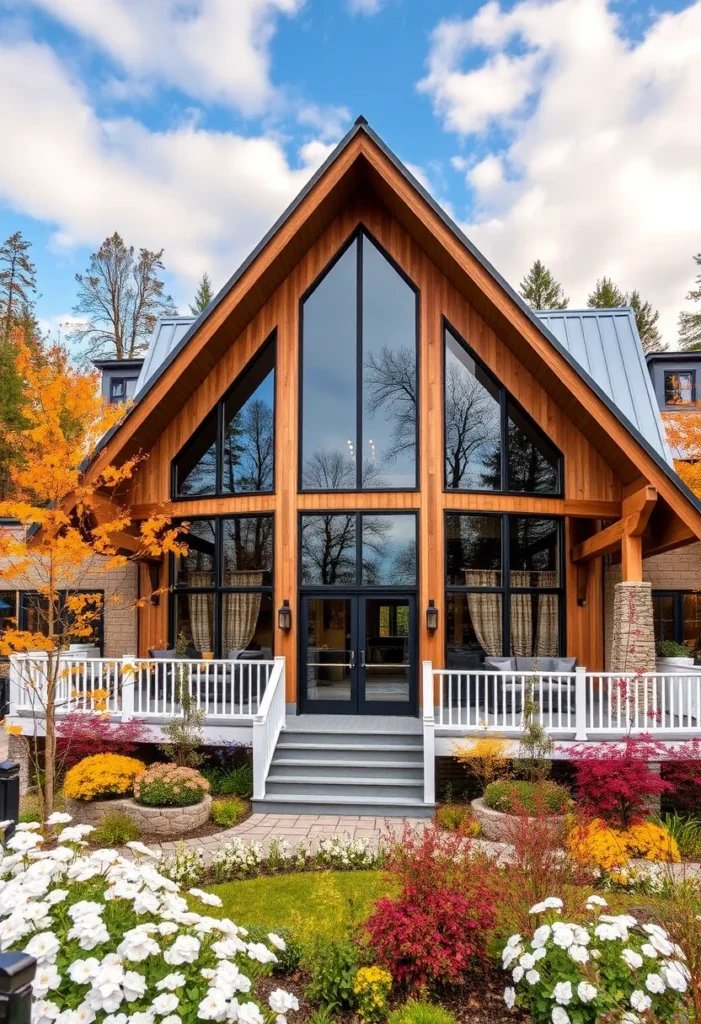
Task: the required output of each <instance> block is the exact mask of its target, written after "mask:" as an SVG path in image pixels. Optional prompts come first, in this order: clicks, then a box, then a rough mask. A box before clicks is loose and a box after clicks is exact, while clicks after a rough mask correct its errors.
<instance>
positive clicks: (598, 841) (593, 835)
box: [567, 818, 681, 873]
mask: <svg viewBox="0 0 701 1024" xmlns="http://www.w3.org/2000/svg"><path fill="white" fill-rule="evenodd" d="M567 846H568V849H569V851H570V852H571V854H572V856H573V857H574V858H575V859H576V860H577V861H578V862H579V863H580V864H589V865H592V866H595V867H597V868H600V869H601V870H603V871H608V872H613V873H616V872H619V871H620V870H622V869H623V868H625V867H626V866H627V864H628V861H629V860H630V858H631V857H641V858H643V859H644V860H649V861H663V862H672V863H679V861H680V860H681V857H680V855H679V847H678V846H677V843H676V841H675V839H674V837H673V836H671V835H670V834H669V832H668V831H667V830H666V829H665V828H664V827H663V826H661V825H659V824H657V823H655V822H653V821H643V822H637V823H636V824H634V825H631V827H630V828H628V829H616V828H612V827H611V826H610V825H608V824H607V823H606V822H605V821H602V820H601V819H600V818H594V819H592V820H591V821H587V822H584V823H583V824H580V825H575V827H574V828H573V829H572V831H571V832H570V834H569V837H568V840H567Z"/></svg>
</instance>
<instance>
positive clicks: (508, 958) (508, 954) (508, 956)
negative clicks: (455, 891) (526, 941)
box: [212, 946, 523, 970]
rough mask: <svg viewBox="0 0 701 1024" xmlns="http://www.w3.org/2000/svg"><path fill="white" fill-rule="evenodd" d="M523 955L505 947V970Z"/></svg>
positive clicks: (503, 951) (516, 950) (514, 947)
mask: <svg viewBox="0 0 701 1024" xmlns="http://www.w3.org/2000/svg"><path fill="white" fill-rule="evenodd" d="M212 949H214V946H212ZM522 953H523V950H522V949H521V947H520V946H505V947H504V949H503V950H502V954H501V962H502V964H503V967H504V970H506V969H507V968H508V967H510V966H511V964H512V963H513V962H514V960H518V958H519V957H520V956H521V954H522Z"/></svg>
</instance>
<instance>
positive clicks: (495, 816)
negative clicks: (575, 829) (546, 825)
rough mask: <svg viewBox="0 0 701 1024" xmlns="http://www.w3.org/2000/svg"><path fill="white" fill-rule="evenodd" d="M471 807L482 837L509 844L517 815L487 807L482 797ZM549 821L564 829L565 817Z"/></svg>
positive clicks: (560, 816) (549, 819)
mask: <svg viewBox="0 0 701 1024" xmlns="http://www.w3.org/2000/svg"><path fill="white" fill-rule="evenodd" d="M471 806H472V810H473V811H474V814H475V818H476V819H477V821H478V822H479V825H480V835H481V836H483V837H484V838H485V839H491V840H492V842H495V843H508V842H509V833H510V828H511V826H512V825H513V823H514V822H516V821H518V817H517V816H516V815H515V814H505V813H504V812H503V811H494V810H492V808H491V807H487V805H486V803H485V802H484V800H483V799H482V797H480V798H479V799H478V800H473V801H472V805H471ZM529 820H533V819H529ZM548 821H551V822H552V824H553V825H554V826H557V827H558V828H561V827H564V824H565V815H564V814H552V815H548Z"/></svg>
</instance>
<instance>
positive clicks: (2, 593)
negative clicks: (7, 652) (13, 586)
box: [0, 589, 19, 637]
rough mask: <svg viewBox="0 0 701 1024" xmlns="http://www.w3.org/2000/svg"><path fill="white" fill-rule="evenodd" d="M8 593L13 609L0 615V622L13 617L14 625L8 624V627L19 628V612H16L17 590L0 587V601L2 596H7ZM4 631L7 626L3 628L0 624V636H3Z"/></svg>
mask: <svg viewBox="0 0 701 1024" xmlns="http://www.w3.org/2000/svg"><path fill="white" fill-rule="evenodd" d="M10 595H11V596H12V603H13V604H14V611H13V612H9V613H8V614H7V615H2V616H0V623H1V622H2V621H3V619H14V620H15V625H14V626H10V627H9V628H10V629H15V628H19V625H18V624H19V612H18V608H17V605H18V601H19V591H17V590H3V589H0V601H1V600H2V599H3V598H4V597H9V596H10ZM6 631H7V627H4V628H3V627H2V626H0V637H1V636H3V634H4V633H5V632H6Z"/></svg>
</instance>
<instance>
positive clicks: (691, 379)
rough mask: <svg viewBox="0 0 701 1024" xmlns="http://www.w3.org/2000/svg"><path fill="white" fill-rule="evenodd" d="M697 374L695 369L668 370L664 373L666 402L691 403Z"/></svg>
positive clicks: (671, 403) (669, 403)
mask: <svg viewBox="0 0 701 1024" xmlns="http://www.w3.org/2000/svg"><path fill="white" fill-rule="evenodd" d="M695 384H696V374H695V372H694V371H693V370H667V371H666V372H665V375H664V404H665V405H691V404H692V403H693V401H694V397H695V396H694V391H695Z"/></svg>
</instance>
